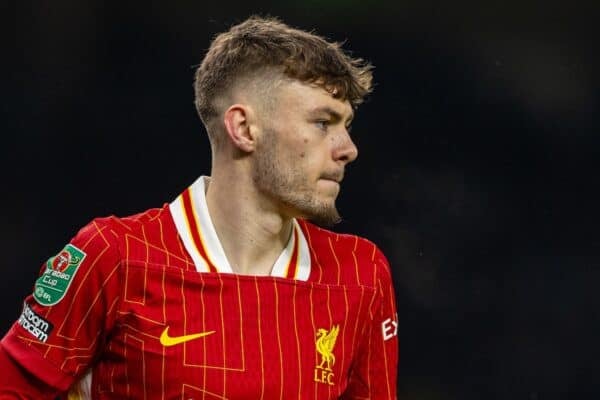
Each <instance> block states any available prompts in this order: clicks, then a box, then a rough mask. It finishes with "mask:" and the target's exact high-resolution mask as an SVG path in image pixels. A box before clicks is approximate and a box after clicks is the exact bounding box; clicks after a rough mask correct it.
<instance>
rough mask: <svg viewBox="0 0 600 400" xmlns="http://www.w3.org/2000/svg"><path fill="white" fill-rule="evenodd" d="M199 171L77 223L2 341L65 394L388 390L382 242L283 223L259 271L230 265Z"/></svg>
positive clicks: (278, 394)
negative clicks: (154, 200)
mask: <svg viewBox="0 0 600 400" xmlns="http://www.w3.org/2000/svg"><path fill="white" fill-rule="evenodd" d="M206 179H207V178H200V179H198V180H197V181H196V182H195V183H194V184H193V185H192V186H190V187H189V188H188V189H186V190H185V191H184V192H183V193H182V194H181V195H180V196H179V197H177V199H176V200H175V201H173V202H172V203H171V204H167V205H165V206H164V207H162V208H158V209H152V210H149V211H146V212H144V213H141V214H138V215H135V216H131V217H126V218H116V217H108V218H100V219H95V220H93V221H92V222H91V223H90V224H88V225H87V226H86V227H84V228H83V229H82V230H81V231H79V232H78V234H77V235H76V236H75V237H74V238H73V239H72V240H71V241H70V242H69V243H68V244H67V245H66V246H65V248H64V249H63V250H62V251H60V252H59V253H58V254H57V255H56V256H54V257H52V258H50V259H49V260H48V261H47V262H46V263H45V264H44V265H43V266H42V269H41V272H40V276H39V278H38V279H37V280H36V282H35V285H34V289H33V293H32V294H31V295H30V296H28V297H27V299H26V300H25V302H24V305H23V312H22V314H21V317H20V318H19V320H18V321H17V322H15V324H14V325H13V327H12V328H11V330H10V331H9V332H8V334H7V335H6V336H5V337H4V339H3V340H2V345H3V347H4V348H5V350H6V351H7V352H8V353H9V354H10V355H11V356H12V358H13V359H14V360H16V361H17V362H18V363H19V364H21V365H22V366H23V367H24V368H25V369H27V370H28V371H29V372H31V373H32V374H34V375H35V376H37V377H38V378H40V379H41V380H42V381H44V382H46V383H48V384H49V385H51V386H54V387H57V388H59V389H61V390H64V391H65V392H66V391H68V392H69V393H70V397H69V398H91V399H124V398H135V399H186V400H189V399H194V400H198V399H231V400H235V399H338V398H343V399H358V398H360V399H363V398H370V399H392V398H395V396H396V365H397V355H398V351H397V326H398V321H397V316H396V311H395V300H394V291H393V286H392V283H391V277H390V269H389V266H388V262H387V260H386V259H385V257H384V255H383V254H382V253H381V252H380V251H379V249H378V248H377V247H376V246H375V245H374V244H373V243H371V242H369V241H367V240H365V239H362V238H359V237H357V236H352V235H342V234H337V233H333V232H331V231H328V230H325V229H321V228H319V227H317V226H315V225H312V224H310V223H308V222H306V221H303V220H294V222H293V230H292V234H291V235H290V238H289V241H288V243H287V246H286V247H285V249H284V250H283V251H282V253H281V255H280V256H279V258H278V259H277V260H276V262H275V264H274V266H273V269H272V272H271V275H270V276H247V275H239V274H235V273H233V269H232V268H231V265H230V264H229V262H228V260H227V258H226V256H225V254H224V251H223V248H222V247H221V244H220V242H219V240H218V237H217V234H216V232H215V230H214V227H213V225H212V222H211V220H210V215H209V214H208V209H207V206H206V199H205V197H204V194H205V180H206ZM71 396H72V397H71Z"/></svg>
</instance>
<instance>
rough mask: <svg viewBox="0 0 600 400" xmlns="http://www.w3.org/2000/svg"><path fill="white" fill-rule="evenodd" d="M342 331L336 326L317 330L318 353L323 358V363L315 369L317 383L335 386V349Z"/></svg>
mask: <svg viewBox="0 0 600 400" xmlns="http://www.w3.org/2000/svg"><path fill="white" fill-rule="evenodd" d="M339 331H340V326H339V325H334V326H332V327H331V329H329V330H327V329H323V328H319V330H317V340H316V342H315V344H316V347H317V352H318V353H319V355H320V356H321V362H320V363H318V364H317V365H316V367H315V376H314V378H315V382H318V383H326V384H328V385H334V382H333V377H334V374H333V372H332V371H333V370H332V367H333V365H334V364H335V355H334V354H333V348H334V347H335V342H336V340H337V337H338V333H339Z"/></svg>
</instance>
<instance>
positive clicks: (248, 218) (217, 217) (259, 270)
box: [206, 170, 293, 275]
mask: <svg viewBox="0 0 600 400" xmlns="http://www.w3.org/2000/svg"><path fill="white" fill-rule="evenodd" d="M240 176H244V175H243V174H235V173H232V174H231V176H228V175H227V174H224V173H216V172H215V171H214V170H213V175H212V176H211V179H210V183H209V184H208V189H207V191H206V203H207V206H208V212H209V213H210V217H211V220H212V222H213V225H214V227H215V231H216V232H217V236H218V237H219V241H220V242H221V246H222V247H223V250H224V252H225V256H226V257H227V260H228V261H229V264H230V265H231V268H232V270H233V272H235V273H238V274H243V275H269V274H270V273H271V270H272V269H273V264H274V263H275V261H276V260H277V258H278V257H279V255H280V254H281V252H282V251H283V249H284V248H285V246H286V245H287V243H288V240H289V238H290V235H291V233H292V226H293V225H292V219H291V218H289V217H285V216H283V215H281V213H279V212H278V211H277V210H276V209H274V208H269V207H268V206H265V205H266V204H268V203H267V202H265V200H264V199H261V198H259V196H258V194H257V193H256V191H255V189H254V185H253V183H252V181H251V178H249V180H250V181H246V182H245V181H243V179H240ZM232 182H235V184H232Z"/></svg>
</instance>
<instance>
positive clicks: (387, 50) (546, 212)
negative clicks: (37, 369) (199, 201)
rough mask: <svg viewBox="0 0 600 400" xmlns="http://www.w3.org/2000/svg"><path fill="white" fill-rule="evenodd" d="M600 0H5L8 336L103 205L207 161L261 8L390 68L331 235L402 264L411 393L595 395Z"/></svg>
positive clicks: (174, 183) (155, 189)
mask: <svg viewBox="0 0 600 400" xmlns="http://www.w3.org/2000/svg"><path fill="white" fill-rule="evenodd" d="M599 9H600V6H596V5H593V3H592V2H589V4H588V2H562V3H558V4H551V3H549V2H533V1H522V2H517V1H487V2H480V3H477V4H470V3H463V4H461V3H456V2H443V1H437V2H433V1H416V0H407V1H403V2H385V1H370V2H366V1H363V2H361V1H357V0H343V1H342V0H323V1H317V0H305V1H301V2H297V3H291V2H290V3H288V4H285V3H282V2H276V1H271V2H270V1H266V0H260V1H248V2H238V3H235V2H209V3H207V2H200V1H184V0H181V1H174V2H166V1H145V2H127V1H125V2H105V1H87V2H79V1H73V0H66V1H58V2H27V1H24V2H16V1H12V2H10V1H9V2H4V3H3V4H2V5H1V6H0V10H1V13H0V14H1V17H0V18H1V20H0V22H1V25H2V27H3V30H4V31H5V32H4V34H3V35H2V38H1V39H0V40H1V41H2V42H3V43H2V62H1V63H0V82H1V88H2V100H1V101H0V115H1V122H0V130H1V131H2V139H1V142H0V143H1V144H0V157H1V158H0V160H1V161H2V169H1V170H0V171H1V172H0V174H1V175H0V182H1V185H2V196H1V197H0V201H1V202H2V203H1V207H0V209H1V210H2V216H1V219H0V220H1V222H0V224H1V225H0V252H1V254H3V256H2V261H0V273H1V275H0V276H1V278H2V287H3V288H4V290H2V291H1V292H0V301H1V303H2V311H1V312H2V317H1V318H0V331H1V332H0V334H4V333H5V332H6V331H7V330H8V328H9V326H10V324H11V323H12V321H14V320H15V319H16V318H18V316H19V314H20V311H21V307H22V299H23V298H24V297H25V296H26V295H28V294H29V293H30V292H31V290H32V285H33V282H34V280H35V278H36V276H37V273H38V270H39V268H40V266H41V263H42V262H44V261H45V260H46V259H47V258H48V257H50V256H52V255H54V254H55V253H56V252H57V251H58V250H60V249H62V247H63V246H64V244H65V243H66V242H67V241H68V240H69V239H70V238H71V237H72V236H73V235H74V234H75V233H76V232H77V230H78V229H79V228H80V227H82V226H83V225H85V224H86V223H87V222H89V221H90V220H91V219H92V218H94V217H96V216H106V215H109V214H116V215H119V216H125V215H128V214H132V213H136V212H139V211H142V210H144V209H147V208H150V207H155V206H161V205H162V204H163V203H165V202H170V201H171V200H172V199H173V198H174V197H175V196H176V195H177V194H178V193H179V192H180V191H182V190H183V189H184V188H185V187H186V186H187V185H189V184H190V183H191V182H192V181H193V180H194V179H195V178H196V177H197V176H198V175H200V174H206V173H208V172H209V166H210V158H209V146H208V140H207V138H206V136H205V132H204V130H203V127H202V125H201V123H200V121H199V119H198V118H197V117H196V114H195V110H194V107H193V104H192V101H193V90H192V77H193V70H194V66H195V65H197V64H198V63H199V62H200V60H201V59H202V56H203V54H204V52H205V50H206V49H207V47H208V45H209V42H210V40H211V38H212V36H213V35H214V34H215V33H217V32H221V31H223V30H226V29H227V28H228V27H229V26H230V25H231V24H234V23H236V22H240V21H241V20H243V19H245V17H247V16H248V15H250V14H253V13H260V14H263V15H266V14H270V15H275V16H279V17H281V18H282V19H283V20H284V21H285V22H287V23H289V24H291V25H293V26H297V27H300V28H304V29H309V30H310V29H314V30H315V31H316V32H318V33H320V34H322V35H324V36H326V37H328V38H329V39H333V40H336V41H345V42H346V45H345V47H346V48H348V49H350V50H351V51H352V53H353V54H354V55H355V56H360V57H364V58H367V59H369V60H371V61H372V62H373V63H374V65H375V66H376V69H375V80H376V88H375V92H374V94H373V96H371V98H370V100H369V101H368V102H367V103H366V104H364V105H363V106H362V107H361V108H360V109H359V112H358V114H357V118H356V120H355V123H354V130H353V137H354V139H355V141H356V143H357V145H358V147H359V151H360V155H359V158H358V160H357V161H356V162H355V163H354V164H353V165H351V167H350V168H349V171H348V174H347V178H346V180H345V186H344V187H343V190H342V194H341V197H340V199H339V208H340V210H341V212H342V214H343V215H344V217H345V220H344V222H343V223H342V224H340V225H339V226H338V227H337V228H336V229H337V230H338V231H351V232H355V233H359V234H361V235H364V236H367V237H369V238H370V239H372V240H373V241H375V242H376V243H378V244H379V245H380V247H381V248H382V249H383V250H384V252H385V253H386V254H387V255H388V258H389V259H390V261H391V263H392V267H393V274H394V279H395V285H396V290H397V300H398V310H399V321H400V324H399V337H400V346H401V350H400V370H399V376H398V382H399V393H400V399H405V400H414V399H419V400H437V399H439V400H442V399H456V400H458V399H528V400H538V399H539V400H544V399H575V398H582V397H583V398H595V395H600V368H599V366H598V363H599V361H598V357H599V356H600V345H599V344H598V343H599V340H598V332H599V331H600V315H599V314H600V311H599V310H600V296H599V295H598V294H597V292H596V286H597V285H598V282H600V265H599V263H598V257H597V253H598V250H599V247H600V235H599V234H598V227H597V222H598V220H599V218H598V217H599V216H600V212H599V211H598V203H599V200H600V195H599V194H598V192H599V190H598V178H597V175H598V173H599V172H600V168H599V166H600V163H599V162H598V161H597V158H598V154H599V152H600V147H599V145H600V140H599V139H598V130H599V128H600V117H599V116H598V110H599V106H600V69H599V68H598V67H599V66H600V65H599V62H598V61H599V60H598V58H599V55H598V40H597V34H598V33H599V32H598V31H599V30H600V28H597V27H596V26H594V24H595V23H596V22H597V17H598V15H599V13H598V11H599Z"/></svg>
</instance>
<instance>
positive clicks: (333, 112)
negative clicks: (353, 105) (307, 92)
mask: <svg viewBox="0 0 600 400" xmlns="http://www.w3.org/2000/svg"><path fill="white" fill-rule="evenodd" d="M321 113H325V114H329V115H331V116H332V117H333V119H335V120H337V121H341V120H342V119H343V118H342V114H340V113H339V112H337V111H336V110H334V109H333V108H331V107H329V106H324V107H317V108H314V109H312V110H311V111H310V115H315V114H321ZM353 119H354V112H351V113H350V115H349V116H348V118H347V119H346V124H348V123H350V122H352V120H353Z"/></svg>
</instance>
